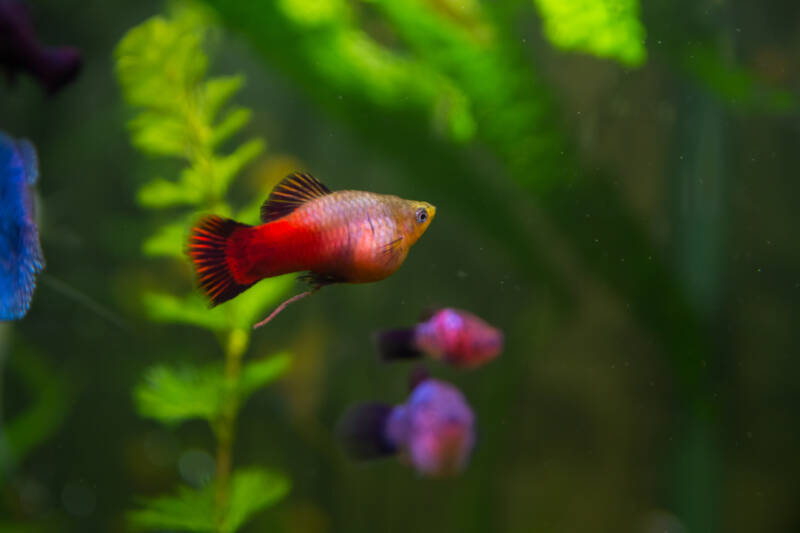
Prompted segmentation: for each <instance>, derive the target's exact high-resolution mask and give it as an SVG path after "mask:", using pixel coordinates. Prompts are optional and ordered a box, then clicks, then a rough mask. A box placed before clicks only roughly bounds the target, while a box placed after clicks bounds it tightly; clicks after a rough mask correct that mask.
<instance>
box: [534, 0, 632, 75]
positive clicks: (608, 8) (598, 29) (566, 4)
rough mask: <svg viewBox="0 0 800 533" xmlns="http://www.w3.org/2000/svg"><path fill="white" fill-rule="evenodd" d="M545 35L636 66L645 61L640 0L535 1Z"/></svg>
mask: <svg viewBox="0 0 800 533" xmlns="http://www.w3.org/2000/svg"><path fill="white" fill-rule="evenodd" d="M534 3H535V4H536V7H537V8H538V9H539V13H540V14H541V16H542V18H543V19H544V28H545V35H546V36H547V38H548V39H549V40H550V42H551V43H553V44H554V45H555V46H557V47H559V48H563V49H564V50H576V51H579V52H587V53H590V54H593V55H596V56H598V57H607V58H611V59H616V60H618V61H620V62H621V63H624V64H626V65H629V66H632V67H636V66H639V65H641V64H642V63H644V61H645V59H646V57H647V52H646V50H645V48H644V39H645V29H644V26H643V25H642V23H641V22H640V21H639V1H638V0H534Z"/></svg>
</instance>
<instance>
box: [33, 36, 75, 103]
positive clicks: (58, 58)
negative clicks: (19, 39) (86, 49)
mask: <svg viewBox="0 0 800 533" xmlns="http://www.w3.org/2000/svg"><path fill="white" fill-rule="evenodd" d="M81 66H82V60H81V54H80V52H78V50H76V49H75V48H71V47H69V46H61V47H50V48H45V49H44V50H43V51H42V53H41V55H40V59H39V60H38V61H37V62H36V63H35V65H34V67H33V70H34V72H35V73H36V76H37V77H38V78H39V80H40V81H41V82H42V85H44V86H45V87H46V88H47V91H48V92H49V93H50V94H53V93H55V92H57V91H58V90H60V89H61V88H62V87H64V86H65V85H68V84H69V83H70V82H72V81H73V80H74V79H75V78H76V77H77V76H78V74H79V73H80V71H81Z"/></svg>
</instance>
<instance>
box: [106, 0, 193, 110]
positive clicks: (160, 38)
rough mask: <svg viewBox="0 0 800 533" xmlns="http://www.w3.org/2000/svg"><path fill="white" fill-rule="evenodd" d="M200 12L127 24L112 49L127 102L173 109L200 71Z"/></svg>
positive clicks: (178, 106) (179, 106)
mask: <svg viewBox="0 0 800 533" xmlns="http://www.w3.org/2000/svg"><path fill="white" fill-rule="evenodd" d="M205 27H206V24H205V17H204V14H203V13H202V12H201V11H199V10H197V9H181V10H178V11H177V12H176V13H175V15H174V16H173V17H171V18H170V19H166V18H164V17H153V18H151V19H149V20H147V21H146V22H144V23H142V24H140V25H139V26H136V27H135V28H133V29H131V30H130V31H129V32H128V33H127V34H126V35H125V37H124V38H123V39H122V41H120V43H119V45H118V46H117V48H116V50H115V56H116V59H117V61H116V70H117V77H118V78H119V80H120V84H121V85H122V91H123V95H124V96H125V99H126V101H127V102H128V103H129V104H130V105H132V106H138V107H149V108H156V109H160V110H164V111H167V112H174V111H175V110H179V109H181V107H182V106H183V105H185V104H186V101H185V95H186V93H187V92H188V89H189V88H190V87H192V86H193V85H194V84H196V83H197V80H199V79H200V78H201V77H202V76H203V75H204V74H205V71H206V67H207V60H206V55H205V54H204V53H203V51H202V48H201V45H202V42H203V39H204V37H205Z"/></svg>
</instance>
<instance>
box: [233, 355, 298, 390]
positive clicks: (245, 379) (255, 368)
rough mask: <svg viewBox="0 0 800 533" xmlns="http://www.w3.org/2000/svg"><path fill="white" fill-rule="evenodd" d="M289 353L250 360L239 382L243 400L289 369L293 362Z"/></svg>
mask: <svg viewBox="0 0 800 533" xmlns="http://www.w3.org/2000/svg"><path fill="white" fill-rule="evenodd" d="M291 360H292V359H291V357H290V356H289V354H286V353H280V354H277V355H273V356H271V357H265V358H263V359H257V360H255V361H249V362H248V363H247V364H246V365H245V366H244V369H243V370H242V378H241V382H240V384H239V391H240V393H241V395H242V396H241V398H242V402H244V401H245V400H246V399H247V397H249V396H250V395H251V394H252V393H253V392H255V391H257V390H258V389H260V388H262V387H264V386H266V385H268V384H269V383H271V382H273V381H274V380H276V379H277V378H279V377H280V376H282V375H283V374H285V373H286V371H287V370H289V365H290V364H291Z"/></svg>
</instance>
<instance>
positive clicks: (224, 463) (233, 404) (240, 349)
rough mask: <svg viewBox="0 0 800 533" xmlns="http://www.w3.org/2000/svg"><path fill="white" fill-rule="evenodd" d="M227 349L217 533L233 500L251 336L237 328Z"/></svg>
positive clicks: (220, 422)
mask: <svg viewBox="0 0 800 533" xmlns="http://www.w3.org/2000/svg"><path fill="white" fill-rule="evenodd" d="M227 340H228V342H227V346H226V349H225V390H224V398H223V402H224V404H223V406H222V412H221V414H220V417H219V419H218V420H217V423H216V424H215V429H216V436H217V466H216V494H215V498H216V511H217V512H216V516H217V531H218V532H219V533H223V532H224V530H223V529H222V525H223V523H224V519H225V514H226V513H227V510H228V502H229V499H230V479H231V465H232V462H233V442H234V434H235V432H236V415H237V413H238V411H239V379H240V376H241V367H242V364H241V363H242V356H243V355H244V352H245V350H246V349H247V342H248V340H249V335H248V333H247V332H245V331H243V330H241V329H234V330H231V332H230V333H229V335H228V339H227Z"/></svg>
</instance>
